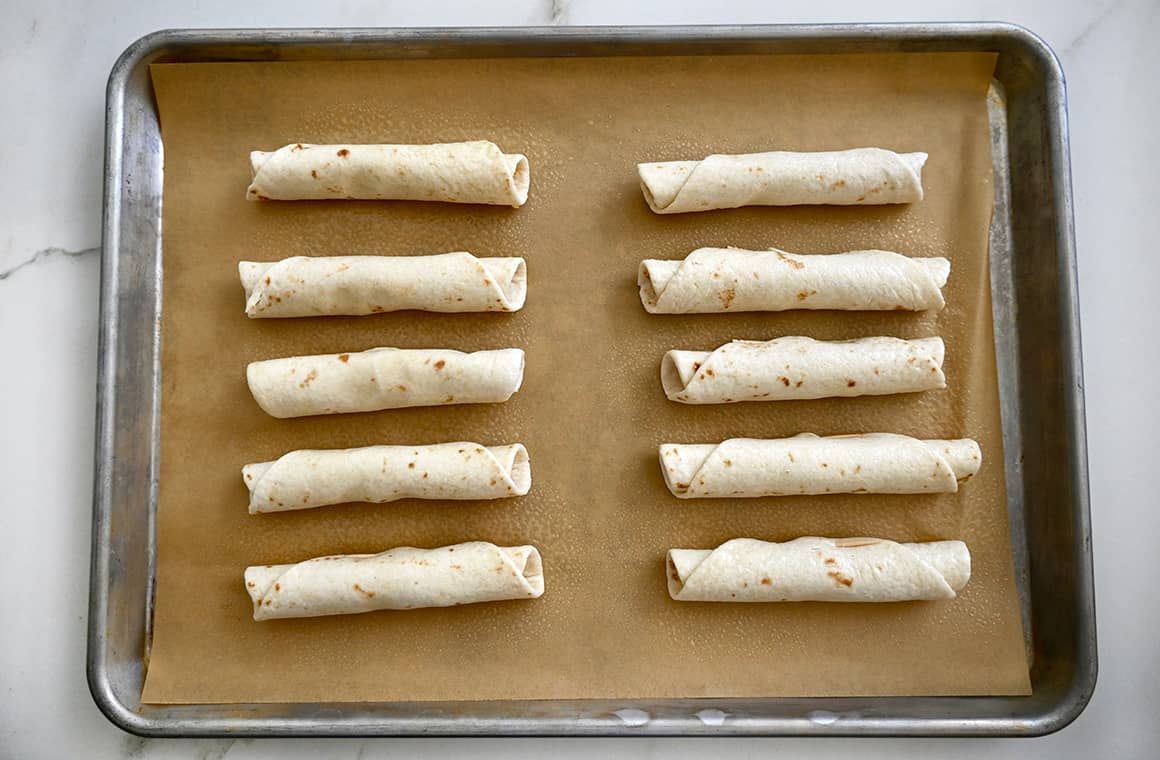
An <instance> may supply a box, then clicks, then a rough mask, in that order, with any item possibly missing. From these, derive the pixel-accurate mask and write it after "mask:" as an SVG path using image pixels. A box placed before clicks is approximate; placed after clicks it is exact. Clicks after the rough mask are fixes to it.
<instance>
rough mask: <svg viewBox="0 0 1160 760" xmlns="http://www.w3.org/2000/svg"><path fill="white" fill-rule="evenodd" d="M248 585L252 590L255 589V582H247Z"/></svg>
mask: <svg viewBox="0 0 1160 760" xmlns="http://www.w3.org/2000/svg"><path fill="white" fill-rule="evenodd" d="M246 585H247V586H249V587H250V588H253V587H254V582H253V581H246Z"/></svg>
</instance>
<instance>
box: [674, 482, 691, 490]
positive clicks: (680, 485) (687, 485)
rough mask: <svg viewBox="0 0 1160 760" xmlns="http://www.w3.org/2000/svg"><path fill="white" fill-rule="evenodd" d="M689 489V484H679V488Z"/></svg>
mask: <svg viewBox="0 0 1160 760" xmlns="http://www.w3.org/2000/svg"><path fill="white" fill-rule="evenodd" d="M688 487H689V484H688V483H677V488H680V489H686V488H688Z"/></svg>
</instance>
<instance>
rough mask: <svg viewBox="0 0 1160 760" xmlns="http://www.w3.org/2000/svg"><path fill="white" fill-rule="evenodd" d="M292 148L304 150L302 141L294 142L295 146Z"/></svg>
mask: <svg viewBox="0 0 1160 760" xmlns="http://www.w3.org/2000/svg"><path fill="white" fill-rule="evenodd" d="M290 150H302V143H294V147H293V148H291V149H290Z"/></svg>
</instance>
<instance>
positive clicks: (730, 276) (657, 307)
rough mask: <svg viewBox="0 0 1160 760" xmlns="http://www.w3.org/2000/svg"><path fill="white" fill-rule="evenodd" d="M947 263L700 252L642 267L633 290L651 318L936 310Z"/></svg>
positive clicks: (885, 256)
mask: <svg viewBox="0 0 1160 760" xmlns="http://www.w3.org/2000/svg"><path fill="white" fill-rule="evenodd" d="M950 272H951V263H950V261H948V260H947V259H944V258H941V257H931V258H909V257H907V256H903V255H902V254H899V253H893V252H891V251H852V252H850V253H832V254H825V255H808V256H807V255H802V254H797V253H788V252H786V251H779V250H777V249H776V248H771V249H770V250H768V251H744V250H741V249H739V248H698V249H697V250H695V251H693V252H692V253H690V254H689V255H688V256H687V257H686V258H685V259H684V260H683V261H667V260H662V259H645V260H644V261H642V262H641V263H640V270H639V272H638V274H637V284H638V285H639V286H640V300H641V302H642V303H643V304H644V308H645V310H646V311H648V312H649V313H651V314H693V313H696V314H711V313H722V312H735V311H786V310H789V309H840V310H846V311H891V310H894V311H922V310H924V309H941V308H942V307H943V305H944V301H943V295H942V287H943V286H944V285H946V284H947V277H948V276H949V275H950Z"/></svg>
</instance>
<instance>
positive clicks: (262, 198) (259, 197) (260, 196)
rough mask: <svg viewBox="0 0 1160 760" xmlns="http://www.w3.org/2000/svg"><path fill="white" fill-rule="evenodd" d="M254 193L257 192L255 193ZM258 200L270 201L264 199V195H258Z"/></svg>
mask: <svg viewBox="0 0 1160 760" xmlns="http://www.w3.org/2000/svg"><path fill="white" fill-rule="evenodd" d="M255 192H257V191H255ZM258 200H260V201H268V200H270V199H269V198H267V197H266V196H264V195H259V196H258Z"/></svg>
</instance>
